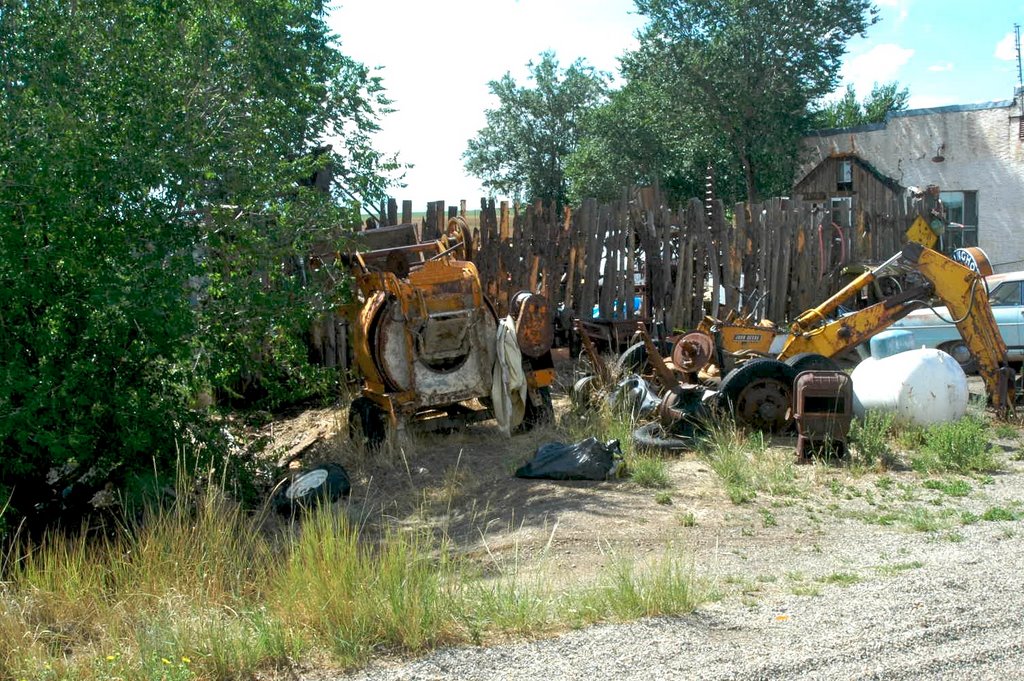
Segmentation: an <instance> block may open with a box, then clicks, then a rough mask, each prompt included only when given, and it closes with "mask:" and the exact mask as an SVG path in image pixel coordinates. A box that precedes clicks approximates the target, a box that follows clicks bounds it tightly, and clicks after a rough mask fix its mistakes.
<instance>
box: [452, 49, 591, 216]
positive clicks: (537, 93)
mask: <svg viewBox="0 0 1024 681" xmlns="http://www.w3.org/2000/svg"><path fill="white" fill-rule="evenodd" d="M529 69H530V75H529V80H530V81H532V82H533V85H532V86H520V85H519V84H518V83H516V81H515V79H514V78H512V75H511V74H510V73H506V74H505V75H504V76H503V77H502V78H501V79H500V80H496V81H491V82H490V83H489V88H490V92H491V94H492V95H494V96H495V97H497V98H498V108H496V109H489V110H488V111H487V112H486V116H487V125H486V126H485V127H484V128H482V129H481V130H480V131H479V132H478V133H477V136H476V137H475V138H474V139H471V140H469V142H468V145H467V148H466V151H465V152H464V153H463V159H464V160H465V168H466V172H467V173H469V174H470V175H473V176H475V177H478V178H480V179H481V180H482V182H483V185H484V186H485V187H486V188H487V189H488V190H490V191H492V192H494V193H498V194H506V195H509V196H512V197H514V198H518V199H527V200H530V201H534V200H538V199H540V200H555V201H558V202H560V203H561V202H564V201H565V200H566V198H567V196H568V192H569V188H568V184H567V179H566V171H565V164H566V160H567V158H568V157H569V155H570V154H572V153H573V152H574V151H575V150H576V148H577V146H578V144H579V139H580V133H581V130H582V128H583V125H584V120H585V118H586V116H587V114H588V112H589V111H590V110H591V109H593V108H594V106H595V105H597V104H599V103H600V102H601V101H602V99H603V98H604V96H605V92H606V89H607V74H604V73H601V72H598V71H596V70H595V69H593V68H592V67H590V66H587V65H586V64H585V62H584V61H583V60H577V61H575V62H573V64H571V65H570V66H569V67H568V68H567V69H564V70H563V69H560V68H559V65H558V60H557V59H556V57H555V55H554V53H552V52H544V53H542V54H541V55H540V61H539V62H536V63H535V62H530V64H529Z"/></svg>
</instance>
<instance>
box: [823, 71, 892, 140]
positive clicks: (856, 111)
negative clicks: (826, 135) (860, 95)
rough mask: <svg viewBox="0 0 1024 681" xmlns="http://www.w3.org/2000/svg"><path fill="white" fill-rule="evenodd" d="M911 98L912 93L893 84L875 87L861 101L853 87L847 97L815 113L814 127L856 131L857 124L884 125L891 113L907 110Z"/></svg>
mask: <svg viewBox="0 0 1024 681" xmlns="http://www.w3.org/2000/svg"><path fill="white" fill-rule="evenodd" d="M909 99H910V90H908V89H907V88H903V89H902V90H901V89H900V86H899V83H897V82H896V81H892V82H889V83H884V84H882V85H879V84H878V83H875V86H874V87H873V88H871V94H870V95H868V96H867V97H865V98H864V101H863V102H858V101H857V92H856V90H855V89H854V87H853V85H847V86H846V92H845V93H844V94H843V96H842V97H841V98H840V99H838V100H836V101H834V102H832V103H830V104H826V105H825V106H822V107H821V108H820V109H818V110H817V111H816V112H815V114H814V127H816V128H819V129H825V128H852V127H853V126H855V125H865V124H867V123H881V122H883V121H884V120H885V117H886V115H887V114H888V113H889V112H890V111H904V110H906V108H907V101H908V100H909Z"/></svg>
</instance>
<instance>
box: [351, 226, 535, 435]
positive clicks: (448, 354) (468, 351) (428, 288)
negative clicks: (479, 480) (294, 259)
mask: <svg viewBox="0 0 1024 681" xmlns="http://www.w3.org/2000/svg"><path fill="white" fill-rule="evenodd" d="M450 222H451V221H450ZM450 226H451V225H450ZM455 226H456V227H458V225H455ZM453 231H455V232H456V234H455V236H456V239H458V240H454V243H452V240H448V239H447V238H443V239H441V240H438V241H431V242H425V243H414V244H410V245H403V246H395V247H391V248H382V249H377V250H367V251H356V252H354V253H352V254H350V255H349V256H348V258H347V259H348V261H349V263H350V264H351V265H352V268H353V271H354V274H355V280H356V284H357V286H358V289H359V293H360V298H361V302H360V304H359V305H357V306H356V307H357V309H356V310H355V311H354V313H351V314H350V317H351V318H352V320H353V334H352V344H353V349H354V353H355V360H356V364H357V366H358V368H359V370H360V372H361V374H362V376H363V389H362V394H361V396H359V397H357V398H356V399H355V400H353V402H352V405H351V408H350V412H349V429H350V433H351V434H352V435H353V437H355V438H357V439H361V440H362V441H363V442H365V443H366V444H368V445H370V446H377V445H379V444H380V443H381V442H382V441H383V439H384V437H385V435H386V432H387V427H388V425H389V423H390V424H391V425H393V426H400V425H405V424H416V425H419V426H424V427H427V428H436V429H444V428H454V427H458V426H460V425H464V424H466V423H468V422H472V421H480V420H485V419H488V418H491V417H492V416H493V410H492V409H491V407H490V401H489V400H490V396H491V387H492V372H493V367H494V363H495V359H496V355H495V353H496V349H495V336H496V331H497V327H498V318H497V315H496V313H495V310H494V308H493V306H492V305H491V303H490V302H489V301H488V300H487V298H486V297H485V296H484V292H483V288H482V286H481V283H480V277H479V274H478V272H477V269H476V266H475V265H474V264H473V263H472V262H470V261H468V260H462V259H459V258H458V257H457V256H458V255H461V254H463V253H465V252H466V251H468V250H470V249H469V248H468V247H467V246H466V244H465V240H464V238H462V237H463V236H464V235H463V234H459V233H458V231H459V230H453ZM510 307H511V308H512V310H511V314H512V316H513V319H514V321H515V326H516V338H517V341H518V343H519V346H520V350H521V352H522V356H523V369H524V373H525V375H526V378H527V384H528V399H527V400H526V421H527V422H528V423H533V422H535V421H537V420H539V419H540V418H543V417H545V416H549V415H550V413H551V396H550V389H549V386H550V385H551V383H552V382H553V381H554V369H553V364H552V360H551V353H550V348H551V340H552V333H553V329H552V323H551V314H550V310H549V306H548V304H547V302H546V300H545V299H544V298H542V297H541V296H537V295H533V294H529V293H521V294H519V295H517V296H515V297H514V299H513V303H512V305H511V306H510ZM474 400H475V401H476V402H475V403H472V402H471V401H474Z"/></svg>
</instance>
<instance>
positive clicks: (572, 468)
mask: <svg viewBox="0 0 1024 681" xmlns="http://www.w3.org/2000/svg"><path fill="white" fill-rule="evenodd" d="M621 466H622V449H621V448H620V447H619V441H618V440H610V441H608V442H607V443H604V442H598V441H597V438H593V437H588V438H587V439H586V440H581V441H580V442H577V443H576V444H572V445H567V444H565V443H564V442H548V443H546V444H543V445H541V446H540V447H537V453H536V454H535V455H534V457H533V460H532V461H529V462H527V463H526V464H524V465H522V466H520V467H519V469H518V470H516V477H517V478H548V479H551V480H607V479H608V478H613V477H615V476H616V475H617V474H618V471H619V469H620V468H621Z"/></svg>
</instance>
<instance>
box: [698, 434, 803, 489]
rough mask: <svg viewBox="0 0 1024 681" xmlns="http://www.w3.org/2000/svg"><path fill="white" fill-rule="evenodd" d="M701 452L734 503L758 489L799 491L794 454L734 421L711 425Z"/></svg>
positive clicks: (701, 445) (700, 446)
mask: <svg viewBox="0 0 1024 681" xmlns="http://www.w3.org/2000/svg"><path fill="white" fill-rule="evenodd" d="M698 451H699V453H700V456H701V457H702V458H703V459H704V460H705V461H707V463H708V465H709V466H710V467H711V469H712V470H713V471H715V473H717V474H718V476H719V477H720V478H722V482H724V483H725V490H726V493H727V494H728V495H729V499H730V500H731V501H732V502H733V503H734V504H743V503H747V502H749V501H751V500H752V499H754V498H755V497H756V496H757V493H758V492H767V493H769V494H776V495H790V494H795V493H797V485H796V470H795V468H794V464H793V457H792V455H791V454H789V453H788V452H786V453H780V452H778V451H772V450H770V449H769V448H768V443H767V442H766V441H765V438H764V434H762V433H752V434H749V435H748V434H746V433H744V432H743V431H742V430H740V429H739V428H737V427H736V425H735V423H733V422H731V421H723V422H719V423H716V424H714V425H712V426H710V427H709V429H708V432H707V433H706V434H705V436H704V437H703V438H702V439H701V440H700V444H699V447H698Z"/></svg>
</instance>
